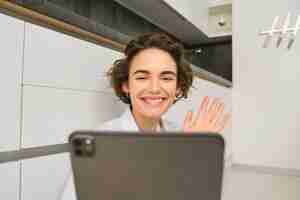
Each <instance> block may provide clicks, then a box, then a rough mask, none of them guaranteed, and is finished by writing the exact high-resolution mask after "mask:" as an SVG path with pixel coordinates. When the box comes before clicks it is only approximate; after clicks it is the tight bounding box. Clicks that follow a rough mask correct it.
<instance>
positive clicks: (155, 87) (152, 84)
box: [150, 79, 160, 92]
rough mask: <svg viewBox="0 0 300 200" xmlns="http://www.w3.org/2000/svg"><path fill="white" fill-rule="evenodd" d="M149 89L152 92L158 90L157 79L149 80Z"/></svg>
mask: <svg viewBox="0 0 300 200" xmlns="http://www.w3.org/2000/svg"><path fill="white" fill-rule="evenodd" d="M150 89H151V91H152V92H158V91H159V89H160V83H159V80H157V79H152V80H151V82H150Z"/></svg>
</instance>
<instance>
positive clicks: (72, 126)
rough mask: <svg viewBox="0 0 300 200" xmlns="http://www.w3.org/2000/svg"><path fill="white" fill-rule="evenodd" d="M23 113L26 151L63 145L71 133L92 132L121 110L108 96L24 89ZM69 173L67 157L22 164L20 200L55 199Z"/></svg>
mask: <svg viewBox="0 0 300 200" xmlns="http://www.w3.org/2000/svg"><path fill="white" fill-rule="evenodd" d="M23 110H24V114H23V135H22V147H24V148H27V147H34V146H41V145H49V144H58V143H63V142H66V141H67V137H68V135H69V134H70V133H71V132H72V131H74V130H77V129H95V128H96V127H98V125H99V124H101V123H102V122H103V121H104V120H109V119H111V118H113V117H116V116H117V115H119V114H120V113H121V112H122V110H123V106H122V105H121V103H120V102H118V100H116V98H115V97H114V96H113V95H112V94H105V93H100V92H88V91H87V92H84V91H80V92H79V91H74V90H64V89H54V88H44V87H36V86H25V87H24V104H23ZM70 172H71V168H70V160H69V154H68V153H64V154H57V155H52V156H46V157H40V158H34V159H29V160H24V161H22V200H38V199H43V200H52V199H59V197H60V195H61V194H62V191H63V189H64V185H65V184H66V180H67V178H68V177H69V175H70ZM45 180H46V181H45Z"/></svg>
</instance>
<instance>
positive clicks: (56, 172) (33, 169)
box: [21, 153, 71, 200]
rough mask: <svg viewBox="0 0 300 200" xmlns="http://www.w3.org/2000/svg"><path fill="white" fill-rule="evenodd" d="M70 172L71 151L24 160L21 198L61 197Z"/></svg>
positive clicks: (47, 199) (33, 199) (30, 199)
mask: <svg viewBox="0 0 300 200" xmlns="http://www.w3.org/2000/svg"><path fill="white" fill-rule="evenodd" d="M69 173H71V163H70V158H69V153H64V154H57V155H51V156H46V157H40V158H34V159H29V160H24V161H22V194H21V199H22V200H40V199H43V200H53V199H61V195H62V192H63V189H64V185H65V184H66V180H67V177H68V176H69Z"/></svg>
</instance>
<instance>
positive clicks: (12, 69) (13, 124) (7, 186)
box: [0, 13, 24, 200]
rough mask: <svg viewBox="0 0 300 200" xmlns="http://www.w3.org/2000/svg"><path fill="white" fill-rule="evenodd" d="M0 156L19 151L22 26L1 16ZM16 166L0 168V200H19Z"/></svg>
mask: <svg viewBox="0 0 300 200" xmlns="http://www.w3.org/2000/svg"><path fill="white" fill-rule="evenodd" d="M0 27H1V37H0V55H1V59H0V90H1V98H0V99H1V100H0V111H1V112H0V120H1V125H0V127H1V140H0V152H2V151H12V150H17V149H18V148H19V143H20V140H19V138H20V119H21V117H20V116H21V75H22V52H23V38H24V22H22V21H20V20H18V19H15V18H13V17H9V16H7V15H4V14H1V13H0ZM19 167H20V166H19V163H18V162H10V163H5V164H3V163H2V164H0V197H1V199H9V200H18V198H19V171H20V170H19V169H20V168H19Z"/></svg>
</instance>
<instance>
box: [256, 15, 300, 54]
mask: <svg viewBox="0 0 300 200" xmlns="http://www.w3.org/2000/svg"><path fill="white" fill-rule="evenodd" d="M290 21H291V14H290V13H288V14H287V16H286V18H285V20H284V22H283V25H282V27H281V28H278V23H279V16H276V17H275V18H274V19H273V23H272V26H271V29H270V30H266V31H262V32H260V33H259V35H261V36H266V38H265V40H264V43H263V48H267V47H268V45H269V43H270V41H271V39H272V37H273V36H274V35H275V34H277V35H278V39H277V42H276V47H277V48H278V47H279V46H280V44H281V42H282V40H283V39H284V38H288V45H287V49H291V47H292V45H293V44H294V42H295V39H296V35H297V33H298V31H299V30H300V14H299V15H298V17H297V20H296V23H295V26H294V27H291V26H290Z"/></svg>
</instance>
